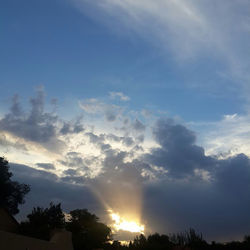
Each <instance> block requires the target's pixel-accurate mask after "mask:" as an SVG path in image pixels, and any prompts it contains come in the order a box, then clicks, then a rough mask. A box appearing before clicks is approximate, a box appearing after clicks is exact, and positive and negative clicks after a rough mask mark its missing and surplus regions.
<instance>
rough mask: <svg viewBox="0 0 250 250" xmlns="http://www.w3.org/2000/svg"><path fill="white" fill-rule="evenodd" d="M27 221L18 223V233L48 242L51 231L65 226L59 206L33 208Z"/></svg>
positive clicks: (51, 204)
mask: <svg viewBox="0 0 250 250" xmlns="http://www.w3.org/2000/svg"><path fill="white" fill-rule="evenodd" d="M27 218H28V220H27V221H25V222H21V223H20V233H21V234H23V235H26V236H30V237H34V238H38V239H43V240H49V239H50V234H51V231H52V230H53V229H55V228H63V227H64V226H65V219H64V214H63V212H62V209H61V204H60V203H59V204H57V205H54V204H53V203H50V207H49V208H45V209H44V208H41V207H36V208H33V210H32V212H31V214H29V215H27Z"/></svg>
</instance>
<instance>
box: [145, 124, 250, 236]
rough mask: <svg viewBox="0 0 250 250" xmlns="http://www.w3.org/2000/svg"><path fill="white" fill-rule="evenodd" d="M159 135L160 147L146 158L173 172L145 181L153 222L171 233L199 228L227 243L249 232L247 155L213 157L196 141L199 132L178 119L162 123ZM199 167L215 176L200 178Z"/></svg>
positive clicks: (147, 207) (157, 129)
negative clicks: (154, 179) (223, 157)
mask: <svg viewBox="0 0 250 250" xmlns="http://www.w3.org/2000/svg"><path fill="white" fill-rule="evenodd" d="M154 136H155V139H156V141H157V142H158V143H159V147H158V148H154V149H152V150H151V153H150V154H147V155H145V156H144V160H146V161H148V162H149V163H150V164H153V165H156V166H158V167H163V168H164V169H166V170H168V173H167V174H165V175H158V181H155V182H152V183H151V184H149V183H148V184H145V188H144V192H145V193H144V203H145V205H144V213H145V217H146V218H149V221H148V223H149V225H150V226H151V227H152V228H153V229H155V230H157V228H158V229H159V230H161V231H162V232H169V233H170V232H176V231H182V230H185V229H187V228H189V227H193V228H195V229H197V230H199V231H201V232H203V234H204V236H205V237H206V238H207V239H210V240H211V239H214V240H222V241H223V240H230V239H231V240H232V239H240V237H242V236H243V235H244V234H246V233H248V232H249V231H250V226H249V225H250V216H249V211H250V162H249V158H248V157H247V156H246V155H244V154H240V155H236V156H234V157H231V158H228V159H223V160H219V159H217V158H213V157H208V156H206V155H205V153H204V149H203V148H201V147H199V146H197V145H195V135H194V133H193V132H192V131H190V130H188V129H187V128H186V127H184V126H183V125H178V124H175V123H174V122H173V121H172V120H160V121H158V122H157V124H156V126H155V128H154ZM195 169H199V170H200V171H201V172H202V171H204V172H205V173H207V174H208V176H209V177H210V178H208V179H206V178H205V179H203V178H198V177H197V176H196V172H195ZM153 170H154V169H153ZM155 172H156V173H157V169H156V170H155ZM160 228H161V229H160Z"/></svg>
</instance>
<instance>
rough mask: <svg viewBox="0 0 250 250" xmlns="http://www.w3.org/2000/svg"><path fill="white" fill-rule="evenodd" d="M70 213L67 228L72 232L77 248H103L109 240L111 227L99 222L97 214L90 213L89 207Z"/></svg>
mask: <svg viewBox="0 0 250 250" xmlns="http://www.w3.org/2000/svg"><path fill="white" fill-rule="evenodd" d="M70 215H71V219H70V221H69V222H67V223H66V229H67V230H68V231H71V232H72V240H73V245H74V249H75V250H81V249H86V250H87V249H94V248H101V247H103V246H104V244H105V243H106V242H107V241H108V240H109V238H110V236H111V229H110V228H109V227H108V226H106V225H105V224H103V223H101V222H99V218H98V217H97V216H96V215H95V214H91V213H89V212H88V210H87V209H76V210H73V211H71V212H70Z"/></svg>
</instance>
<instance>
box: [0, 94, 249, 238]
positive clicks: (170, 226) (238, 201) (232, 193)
mask: <svg viewBox="0 0 250 250" xmlns="http://www.w3.org/2000/svg"><path fill="white" fill-rule="evenodd" d="M44 102H45V99H44V92H43V91H42V90H38V93H37V96H36V97H35V98H32V99H31V102H30V105H31V110H30V111H29V112H25V111H23V108H22V105H21V103H20V102H18V101H17V98H16V97H15V98H14V99H13V102H12V106H11V108H10V110H9V111H8V112H7V113H6V114H4V115H3V116H2V118H1V119H0V133H1V136H2V137H1V138H3V139H2V140H0V142H1V145H0V147H1V149H2V150H4V149H5V147H6V145H8V147H9V151H8V153H6V155H5V156H6V157H7V159H9V161H10V162H11V171H13V173H14V176H15V178H16V179H17V180H19V181H21V182H24V183H27V184H31V190H32V191H31V193H30V195H29V196H28V197H27V204H26V205H25V206H24V208H25V209H24V211H27V210H28V208H30V207H31V206H36V205H43V206H45V205H46V204H48V203H49V202H50V201H55V202H62V203H63V207H64V208H65V210H67V211H68V210H69V209H72V208H79V207H87V208H89V209H91V210H93V211H94V212H96V211H97V213H98V212H99V213H100V214H99V215H100V216H101V217H102V216H103V218H105V220H106V221H107V222H108V219H107V217H106V216H107V213H106V210H107V209H108V208H112V209H114V210H117V211H120V212H123V213H126V212H127V213H134V214H135V215H136V216H139V217H140V218H141V220H142V222H144V224H145V225H146V228H147V230H148V232H151V233H153V232H154V231H159V232H162V233H171V232H176V231H180V230H185V229H187V228H188V227H194V228H196V229H197V230H199V231H202V232H203V234H204V236H205V237H206V238H207V239H216V240H229V239H237V238H239V237H241V236H243V235H244V234H246V233H248V232H249V231H250V227H249V225H250V223H249V222H250V216H249V209H250V198H249V197H250V161H249V157H248V156H247V155H245V154H243V153H241V154H235V155H228V156H227V157H221V155H220V154H219V155H216V154H213V155H207V154H206V151H205V149H204V148H203V147H202V146H199V145H197V141H196V134H195V133H194V132H193V131H191V130H190V129H189V128H188V127H186V126H185V125H183V124H179V123H177V122H176V121H174V120H173V119H170V118H166V117H165V118H164V117H162V118H159V119H158V120H157V121H156V122H155V123H154V124H151V123H145V121H144V122H143V121H142V117H141V116H138V117H137V118H135V117H130V116H129V115H125V113H122V115H120V116H119V117H118V118H117V120H116V121H114V122H113V123H110V121H105V120H102V121H103V122H102V125H103V124H104V123H105V122H106V123H107V124H112V126H108V129H106V127H105V126H103V127H98V125H97V124H95V123H91V120H87V119H86V118H84V117H85V115H88V114H89V113H88V112H89V110H84V109H82V106H80V107H79V108H81V109H82V110H83V114H82V117H83V118H81V119H77V118H76V119H75V120H74V121H67V120H65V119H63V118H62V117H59V116H58V115H57V114H56V113H50V112H47V111H46V110H45V108H44ZM81 103H83V102H81ZM94 103H95V104H97V107H99V103H98V102H94ZM92 104H93V103H92ZM93 109H94V108H93V107H92V108H91V110H93ZM119 109H120V107H119ZM94 110H96V109H94ZM120 110H122V109H120ZM98 112H99V111H98ZM121 112H122V111H121ZM99 115H103V116H102V117H105V111H100V113H99ZM125 116H126V117H125ZM65 124H67V125H65ZM19 125H20V126H19ZM47 128H48V131H47V130H46V129H47ZM150 128H152V130H151V129H150ZM28 131H30V133H28ZM149 131H151V137H150V136H148V133H149ZM138 136H139V137H143V138H145V139H138ZM149 138H151V139H149ZM55 142H56V143H55ZM59 142H60V144H63V145H64V147H62V148H61V147H60V148H59V149H57V152H58V150H59V152H60V153H52V154H51V152H49V150H50V148H52V147H54V145H57V144H58V143H59ZM20 145H21V146H20ZM3 152H4V151H3ZM48 189H49V190H50V192H49V195H48V192H47V190H48ZM37 197H39V199H37Z"/></svg>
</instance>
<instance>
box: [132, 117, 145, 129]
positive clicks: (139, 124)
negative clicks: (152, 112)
mask: <svg viewBox="0 0 250 250" xmlns="http://www.w3.org/2000/svg"><path fill="white" fill-rule="evenodd" d="M132 127H133V129H135V130H136V131H140V132H143V131H144V130H145V128H146V127H145V125H144V124H143V123H142V122H140V121H139V120H138V119H136V120H135V122H134V123H133V124H132Z"/></svg>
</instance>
